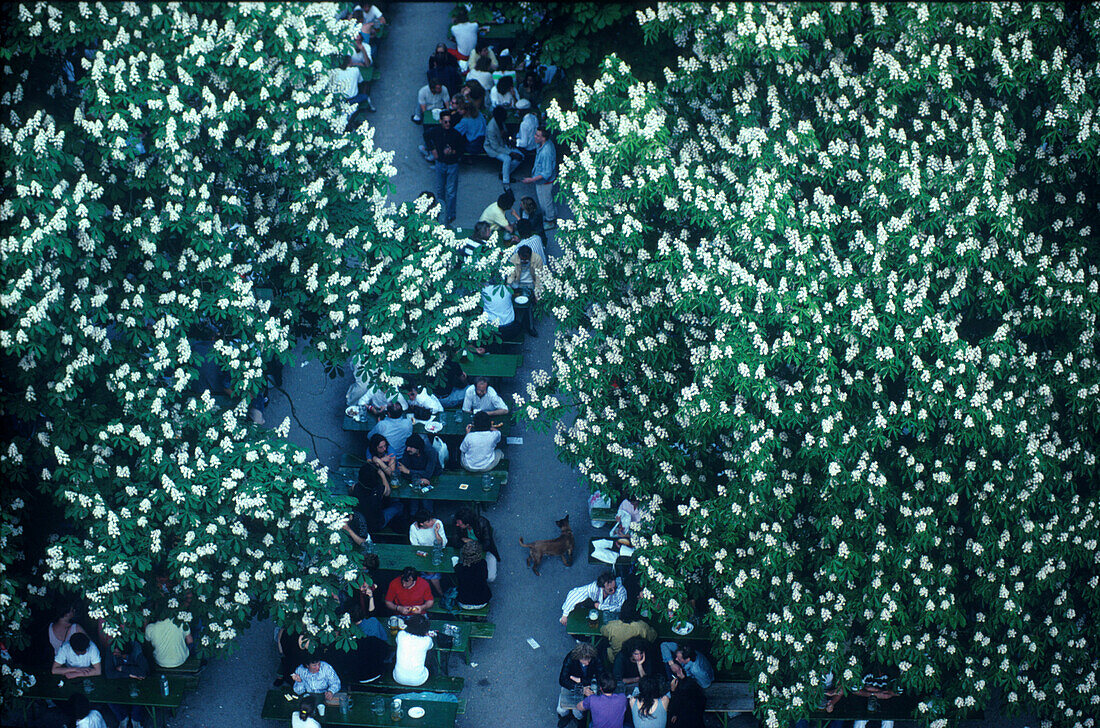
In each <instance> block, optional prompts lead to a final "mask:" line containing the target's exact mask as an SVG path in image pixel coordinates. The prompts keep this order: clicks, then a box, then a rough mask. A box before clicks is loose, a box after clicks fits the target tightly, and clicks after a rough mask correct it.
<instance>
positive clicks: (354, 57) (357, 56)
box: [351, 43, 374, 66]
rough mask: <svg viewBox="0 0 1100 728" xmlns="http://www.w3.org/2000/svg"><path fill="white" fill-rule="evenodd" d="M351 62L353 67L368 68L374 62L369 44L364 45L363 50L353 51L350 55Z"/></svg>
mask: <svg viewBox="0 0 1100 728" xmlns="http://www.w3.org/2000/svg"><path fill="white" fill-rule="evenodd" d="M351 62H352V64H353V65H356V64H359V65H365V66H369V65H370V64H371V63H373V62H374V51H372V50H371V47H370V44H368V43H364V44H363V50H361V51H355V53H352V54H351Z"/></svg>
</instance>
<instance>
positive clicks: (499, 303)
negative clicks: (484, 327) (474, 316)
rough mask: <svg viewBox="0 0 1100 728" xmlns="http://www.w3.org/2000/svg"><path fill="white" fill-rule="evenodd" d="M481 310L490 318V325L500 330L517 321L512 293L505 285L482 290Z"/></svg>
mask: <svg viewBox="0 0 1100 728" xmlns="http://www.w3.org/2000/svg"><path fill="white" fill-rule="evenodd" d="M481 308H482V309H484V310H485V314H486V315H487V316H488V317H489V323H491V324H493V325H494V326H497V327H498V328H499V327H501V326H507V325H508V324H510V323H512V322H513V321H515V320H516V310H515V309H514V308H512V293H511V292H510V291H509V290H508V289H507V288H506V287H505V286H503V285H500V284H496V285H488V286H485V287H484V288H482V289H481Z"/></svg>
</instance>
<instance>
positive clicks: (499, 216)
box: [479, 190, 516, 235]
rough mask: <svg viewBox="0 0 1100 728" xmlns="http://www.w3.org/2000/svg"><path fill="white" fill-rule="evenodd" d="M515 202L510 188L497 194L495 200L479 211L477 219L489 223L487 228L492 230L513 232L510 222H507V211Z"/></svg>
mask: <svg viewBox="0 0 1100 728" xmlns="http://www.w3.org/2000/svg"><path fill="white" fill-rule="evenodd" d="M514 204H516V196H515V194H514V193H513V192H512V191H511V190H506V191H505V192H503V193H501V194H500V195H498V196H497V200H496V202H491V203H489V206H488V207H486V208H485V209H484V210H482V212H481V217H480V218H479V219H481V220H484V221H485V222H487V223H489V229H490V230H492V231H493V232H497V231H503V232H505V233H508V234H509V235H511V234H512V232H513V227H512V223H510V222H508V213H509V212H511V210H512V205H514Z"/></svg>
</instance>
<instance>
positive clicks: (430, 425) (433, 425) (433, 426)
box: [424, 422, 443, 432]
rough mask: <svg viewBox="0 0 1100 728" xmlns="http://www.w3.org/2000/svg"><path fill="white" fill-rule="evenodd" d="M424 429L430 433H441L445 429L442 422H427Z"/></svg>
mask: <svg viewBox="0 0 1100 728" xmlns="http://www.w3.org/2000/svg"><path fill="white" fill-rule="evenodd" d="M424 429H425V430H427V431H428V432H439V431H440V430H442V429H443V423H441V422H425V423H424Z"/></svg>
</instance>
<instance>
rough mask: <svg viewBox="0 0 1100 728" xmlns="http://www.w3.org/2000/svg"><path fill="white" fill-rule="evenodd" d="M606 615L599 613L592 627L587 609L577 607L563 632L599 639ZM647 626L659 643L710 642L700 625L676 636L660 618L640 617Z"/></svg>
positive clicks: (708, 633) (669, 625) (708, 634)
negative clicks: (597, 619) (596, 621)
mask: <svg viewBox="0 0 1100 728" xmlns="http://www.w3.org/2000/svg"><path fill="white" fill-rule="evenodd" d="M606 619H607V618H606V615H605V614H604V613H603V612H601V613H600V622H599V623H598V624H596V625H593V624H592V623H591V622H589V621H588V609H587V608H582V607H578V608H576V609H574V610H573V611H572V612H570V613H569V617H568V618H567V620H566V623H565V631H566V632H568V633H569V634H570V635H572V636H573V637H599V636H600V627H602V626H603V625H604V624H605V623H606ZM642 619H643V620H645V622H646V623H647V624H649V625H650V626H651V627H653V629H655V630H656V631H657V639H658V641H660V642H710V640H711V635H710V632H708V631H707V630H706V629H705V628H704V627H702V625H695V629H693V630H692V631H691V632H689V633H688V634H686V635H680V634H676V633H675V632H673V631H672V624H671V623H670V622H669V621H668V620H667V619H665V618H664V617H663V616H662V617H642Z"/></svg>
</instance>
